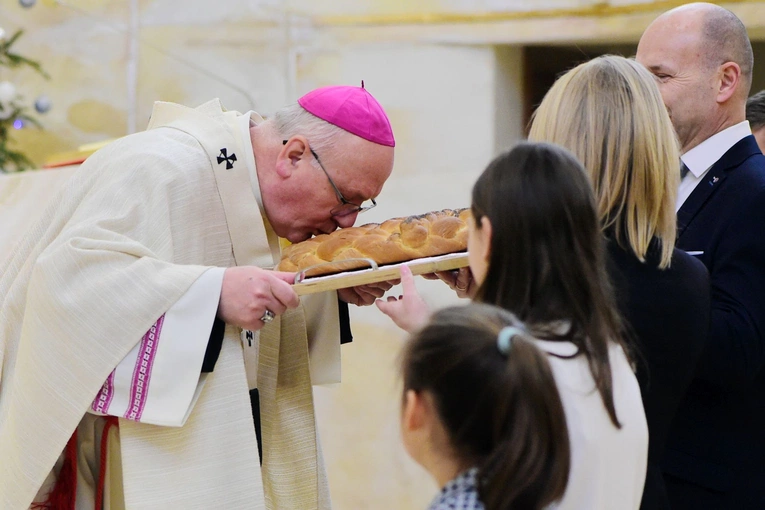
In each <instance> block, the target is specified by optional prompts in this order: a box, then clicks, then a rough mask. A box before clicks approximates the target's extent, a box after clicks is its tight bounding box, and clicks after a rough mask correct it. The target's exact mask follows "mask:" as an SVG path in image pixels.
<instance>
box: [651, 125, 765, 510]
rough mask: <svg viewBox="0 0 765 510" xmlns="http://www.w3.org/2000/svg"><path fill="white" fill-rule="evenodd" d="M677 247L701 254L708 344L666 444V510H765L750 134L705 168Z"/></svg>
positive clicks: (756, 190) (756, 211)
mask: <svg viewBox="0 0 765 510" xmlns="http://www.w3.org/2000/svg"><path fill="white" fill-rule="evenodd" d="M677 220H678V242H677V246H678V247H679V248H681V249H684V250H686V251H703V252H704V253H703V254H701V255H700V256H699V259H700V260H701V261H702V262H703V263H704V265H706V266H707V269H709V274H710V278H711V284H712V319H711V327H710V331H709V336H708V342H707V347H706V349H705V351H704V354H703V355H702V358H701V360H700V362H699V365H698V370H697V373H696V376H695V379H694V381H693V382H692V383H691V386H690V388H689V390H688V394H687V396H686V398H685V399H684V400H683V402H682V403H681V404H680V407H679V409H678V412H677V415H676V417H675V420H674V422H673V425H672V430H671V431H670V436H669V438H668V441H667V452H666V454H665V457H664V461H663V464H662V466H663V469H664V473H665V480H666V483H667V489H668V492H669V495H670V500H671V501H672V504H673V508H680V509H682V508H693V509H694V510H698V509H706V508H709V509H715V510H725V509H729V508H730V509H735V510H746V509H763V508H765V370H763V365H765V156H763V155H762V153H761V152H760V149H759V148H758V147H757V144H756V142H755V139H754V137H753V136H748V137H746V138H744V139H743V140H741V141H740V142H738V143H737V144H736V145H734V146H733V147H732V148H731V149H730V150H729V151H728V152H726V153H725V155H723V157H722V158H720V160H719V161H717V162H716V163H715V164H714V165H713V166H712V168H711V169H710V170H709V172H708V173H707V175H706V176H705V178H704V180H703V181H702V182H700V183H699V184H698V186H697V187H696V189H695V190H694V191H693V193H692V194H691V195H690V197H689V198H688V200H686V202H685V203H684V204H683V206H682V207H681V208H680V210H679V211H678V213H677Z"/></svg>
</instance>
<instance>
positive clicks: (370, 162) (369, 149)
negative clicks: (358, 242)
mask: <svg viewBox="0 0 765 510" xmlns="http://www.w3.org/2000/svg"><path fill="white" fill-rule="evenodd" d="M309 143H310V140H309ZM318 156H319V157H320V158H321V163H322V165H323V166H324V168H325V170H326V172H327V174H325V173H324V172H323V171H322V170H321V168H318V167H317V166H315V165H314V164H313V161H312V160H313V156H311V155H309V154H307V155H305V157H301V159H299V160H294V159H293V160H290V159H289V158H284V159H281V160H279V161H277V167H279V168H281V171H282V174H285V172H284V169H285V167H288V168H289V176H287V177H285V178H283V180H282V181H281V183H280V186H279V189H278V190H276V192H275V193H274V197H273V198H270V199H269V201H268V203H267V204H266V206H267V215H268V219H269V221H270V222H271V225H272V226H273V228H274V231H275V232H276V234H277V235H279V236H280V237H285V238H287V239H288V240H289V241H291V242H293V243H295V242H300V241H304V240H306V239H308V238H310V237H312V236H314V235H318V234H324V233H330V232H334V231H335V230H336V229H338V228H346V227H350V226H352V225H353V224H354V223H355V221H356V217H357V216H358V213H354V214H349V215H347V216H333V215H332V213H331V211H332V210H333V209H335V208H337V206H338V205H340V200H339V199H338V197H337V193H336V192H335V189H334V188H333V187H332V184H331V183H330V181H329V179H328V178H327V175H329V176H330V177H331V179H332V181H334V183H335V185H336V186H337V188H338V190H339V191H340V193H342V195H343V197H344V198H345V199H346V200H348V201H350V202H352V203H354V204H359V205H361V204H362V203H364V202H366V201H368V200H369V199H371V198H375V197H377V196H378V195H379V194H380V192H381V191H382V188H383V184H384V183H385V181H386V180H387V179H388V177H389V176H390V173H391V171H392V170H393V148H392V147H385V146H382V145H378V144H375V143H372V142H369V141H367V140H363V139H361V138H359V137H357V136H352V135H348V136H346V137H343V138H342V139H340V140H338V144H337V145H335V146H333V147H332V150H331V151H328V152H327V153H326V154H318Z"/></svg>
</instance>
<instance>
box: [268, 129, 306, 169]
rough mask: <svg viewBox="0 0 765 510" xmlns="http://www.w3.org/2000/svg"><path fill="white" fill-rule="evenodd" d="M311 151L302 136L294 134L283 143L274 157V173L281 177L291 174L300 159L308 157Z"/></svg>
mask: <svg viewBox="0 0 765 510" xmlns="http://www.w3.org/2000/svg"><path fill="white" fill-rule="evenodd" d="M310 155H311V151H310V149H309V148H308V140H306V138H305V137H304V136H301V135H295V136H293V137H292V138H290V139H289V140H287V142H286V143H285V144H284V147H282V150H281V151H279V155H278V156H277V157H276V173H277V174H279V176H280V177H282V178H285V179H286V178H287V177H289V176H290V175H292V172H294V171H295V170H296V169H297V165H298V163H300V161H301V160H303V159H306V158H309V157H310Z"/></svg>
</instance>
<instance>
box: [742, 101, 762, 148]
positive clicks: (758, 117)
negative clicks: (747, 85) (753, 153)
mask: <svg viewBox="0 0 765 510" xmlns="http://www.w3.org/2000/svg"><path fill="white" fill-rule="evenodd" d="M746 120H748V121H749V125H750V126H751V127H752V134H753V135H754V138H755V139H756V140H757V145H759V146H760V150H761V151H765V90H761V91H759V92H758V93H756V94H755V95H753V96H752V97H750V98H749V99H747V101H746Z"/></svg>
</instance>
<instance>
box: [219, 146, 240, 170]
mask: <svg viewBox="0 0 765 510" xmlns="http://www.w3.org/2000/svg"><path fill="white" fill-rule="evenodd" d="M224 161H225V162H226V170H231V169H232V168H234V161H236V154H234V153H233V152H232V153H231V155H230V156H229V155H228V149H226V148H225V147H224V148H223V149H221V150H220V154H219V155H218V164H219V165H221V164H223V162H224Z"/></svg>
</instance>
